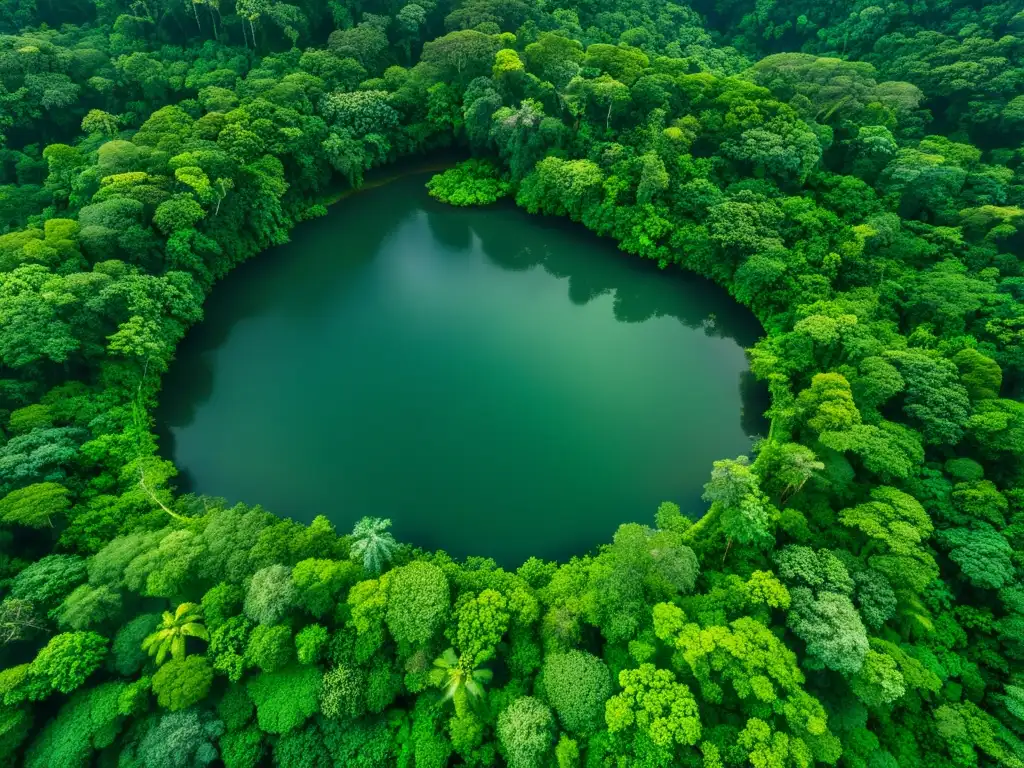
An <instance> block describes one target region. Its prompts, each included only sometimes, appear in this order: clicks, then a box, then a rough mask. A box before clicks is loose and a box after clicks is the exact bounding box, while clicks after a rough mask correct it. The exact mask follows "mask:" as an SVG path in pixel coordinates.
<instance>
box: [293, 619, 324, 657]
mask: <svg viewBox="0 0 1024 768" xmlns="http://www.w3.org/2000/svg"><path fill="white" fill-rule="evenodd" d="M329 637H330V636H329V634H328V632H327V629H326V628H324V627H322V626H320V625H319V624H310V625H309V626H308V627H303V628H302V630H301V631H300V632H299V634H297V635H296V636H295V656H296V658H297V659H298V660H299V663H300V664H316V663H317V662H319V661H320V659H321V657H322V656H323V653H324V650H325V648H326V646H327V641H328V639H329Z"/></svg>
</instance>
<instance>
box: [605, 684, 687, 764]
mask: <svg viewBox="0 0 1024 768" xmlns="http://www.w3.org/2000/svg"><path fill="white" fill-rule="evenodd" d="M619 685H620V686H621V687H622V692H621V693H618V694H616V695H615V696H613V697H612V698H610V699H608V702H607V704H606V706H605V720H606V722H607V723H608V731H609V732H610V733H612V734H620V735H623V736H625V735H629V734H632V737H633V739H632V747H631V748H632V751H633V753H634V754H636V755H638V756H639V755H642V754H644V753H645V752H646V751H647V744H648V743H650V744H652V745H654V747H655V749H656V750H659V751H663V752H664V753H666V754H668V755H671V754H673V752H674V751H675V750H676V749H677V748H678V747H680V746H692V745H694V744H696V743H697V741H698V740H699V739H700V735H701V724H700V715H699V713H698V711H697V702H696V701H695V700H694V698H693V695H692V694H691V693H690V689H689V688H688V687H687V686H686V685H684V684H683V683H678V682H676V681H675V675H674V674H673V673H672V672H671V671H669V670H667V669H657V668H656V667H655V666H654V665H653V664H641V665H640V667H639V668H638V669H624V670H622V672H620V673H619Z"/></svg>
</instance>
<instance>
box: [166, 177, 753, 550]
mask: <svg viewBox="0 0 1024 768" xmlns="http://www.w3.org/2000/svg"><path fill="white" fill-rule="evenodd" d="M455 162H457V160H455V159H452V160H444V161H440V162H439V161H438V160H437V159H436V158H431V160H430V161H429V162H414V163H409V164H408V165H407V166H406V167H404V168H397V169H396V168H395V166H394V165H392V166H386V167H382V168H380V169H376V170H377V171H378V173H377V174H374V175H375V176H376V178H368V179H367V182H366V183H365V184H364V185H363V186H362V187H360V188H358V189H346V190H342V191H340V192H339V193H337V194H334V195H330V196H328V197H327V198H325V199H324V201H323V202H322V203H321V204H323V205H330V206H331V207H332V209H333V211H332V215H334V211H337V210H338V207H337V206H335V203H339V202H341V201H343V200H351V199H353V198H355V197H362V194H360V193H368V192H371V191H373V190H378V189H380V188H381V187H385V186H388V185H392V184H395V183H397V182H401V181H403V180H408V179H410V178H411V177H417V176H419V177H423V182H424V183H425V182H426V180H427V179H428V178H429V175H428V174H433V173H437V172H439V171H443V170H445V169H446V168H450V167H451V166H452V165H453V164H454V163H455ZM423 195H424V197H426V192H425V191H423ZM430 204H431V205H433V206H436V207H438V208H439V209H446V210H456V211H462V212H466V213H468V214H469V215H473V213H474V212H477V211H487V210H495V209H498V210H500V209H509V210H512V211H515V212H516V214H515V215H517V216H522V217H523V218H524V219H525V218H526V217H529V218H530V220H531V221H532V222H534V223H535V224H536V225H538V226H539V227H540V228H541V229H542V230H554V231H563V232H564V231H570V232H572V233H574V235H575V236H576V237H583V238H586V239H587V240H591V241H593V242H594V243H595V244H600V247H607V248H610V249H614V254H615V258H616V259H620V260H622V261H623V262H625V263H629V264H631V265H632V266H633V267H635V268H638V269H641V270H646V271H652V272H657V273H658V274H659V278H658V279H659V280H667V279H668V278H667V275H665V274H664V273H666V272H667V271H668V270H659V269H658V268H657V265H656V264H654V263H653V262H650V261H648V260H644V259H642V258H641V257H639V256H636V255H633V254H629V253H626V252H624V251H621V250H620V249H619V248H618V244H617V243H616V242H615V241H614V240H612V239H610V238H602V237H600V236H598V235H597V234H596V233H594V232H592V231H591V230H589V229H587V228H586V227H585V226H584V225H582V224H579V223H576V222H572V221H570V220H568V219H567V218H564V217H555V216H543V215H531V214H529V213H527V212H526V211H523V210H522V209H521V208H518V207H517V206H516V205H515V204H514V202H513V201H511V200H504V201H501V202H500V203H498V204H497V205H496V206H485V207H480V208H469V209H465V208H462V209H450V207H449V206H447V205H445V204H443V203H440V202H437V201H433V200H431V201H430ZM320 218H321V219H322V217H320ZM301 223H303V224H305V227H301V228H300V227H298V225H297V226H296V227H295V229H293V231H292V234H293V235H297V234H298V233H299V232H300V231H305V230H306V229H308V228H309V227H311V226H315V224H314V222H313V221H309V222H301ZM282 247H284V248H287V247H289V246H287V245H285V246H278V247H277V248H273V249H268V252H273V251H276V250H279V249H280V248H282ZM260 255H261V256H262V257H263V258H261V259H256V258H253V259H250V260H248V261H247V262H246V263H244V264H242V265H239V268H241V269H242V270H243V272H244V271H245V270H246V268H249V267H251V264H252V263H254V262H261V261H265V260H266V258H267V257H266V255H265V254H260ZM623 257H625V258H623ZM239 268H236V269H235V270H232V273H231V274H235V272H236V271H238V269H239ZM671 273H672V274H673V275H675V276H676V277H675V278H674V279H677V280H682V281H684V283H689V284H691V285H692V284H699V285H702V286H704V285H706V286H710V287H711V288H713V289H714V291H715V292H719V293H721V294H723V295H724V296H725V298H726V300H727V301H728V302H731V304H732V305H734V306H735V307H736V308H738V309H739V310H741V311H742V312H743V313H746V314H747V315H748V316H749V318H750V319H751V320H752V321H753V323H754V324H756V336H754V337H752V338H751V341H750V344H752V343H753V341H754V340H756V338H759V337H761V336H763V335H764V329H763V327H762V326H761V324H760V323H759V322H758V321H757V318H756V317H755V316H754V315H753V313H751V312H750V311H749V310H748V309H746V308H745V307H743V306H742V305H741V304H740V303H739V302H737V301H736V300H735V299H733V298H732V297H731V296H728V293H727V292H726V291H725V289H724V288H722V287H720V286H717V285H715V284H714V283H713V282H712V281H710V280H708V279H706V278H704V277H702V276H700V275H697V274H695V273H693V272H690V271H687V270H682V269H680V270H671ZM214 304H215V303H214V302H212V301H209V297H208V300H207V302H206V304H205V305H204V307H205V309H207V310H209V309H210V307H211V306H213V305H214ZM205 322H206V320H204V321H202V322H201V323H199V324H197V325H202V324H203V323H205ZM192 333H193V332H192V331H190V335H191V334H192ZM750 344H743V345H741V346H742V348H743V349H744V350H746V349H749V346H750ZM172 368H173V366H172ZM747 370H748V373H749V367H748V369H747ZM166 378H167V377H165V379H166ZM164 383H165V382H162V386H163V384H164ZM756 385H757V386H758V387H760V389H762V390H763V397H762V398H759V399H760V400H762V402H761V405H763V406H764V408H763V409H762V411H763V410H765V409H767V407H768V405H769V402H768V399H767V387H766V386H763V385H762V384H761V383H760V382H757V383H756ZM164 400H165V398H164V397H162V398H161V407H160V408H158V413H159V412H160V411H162V410H163V402H164ZM748 415H749V414H748ZM761 415H762V414H761V413H760V412H759V413H757V414H756V415H753V416H754V418H760V417H761ZM166 427H167V424H166V423H165V422H164V421H163V420H162V419H158V422H157V432H158V434H159V435H160V436H161V438H162V439H161V441H160V442H161V447H162V450H161V454H163V455H164V456H165V457H168V458H172V457H169V456H167V454H168V451H167V447H169V446H173V439H168V438H169V430H167V429H166ZM768 427H769V423H768V422H767V421H764V422H763V424H762V428H761V429H759V430H758V431H757V432H755V433H754V434H753V435H752V438H758V437H763V436H765V435H767V433H768V432H767V428H768ZM734 455H735V454H734ZM719 458H731V456H726V455H721V456H720V455H715V456H714V457H713V459H711V460H715V459H719ZM711 460H708V461H707V462H706V465H705V466H704V467H703V472H704V476H705V478H706V477H707V476H708V474H709V473H710V470H711ZM175 465H176V466H177V467H178V469H179V471H180V472H181V478H182V480H186V475H187V471H186V469H185V467H183V466H182V465H181V464H179V463H178V462H175ZM210 495H216V494H210ZM247 503H250V504H252V505H255V504H259V503H261V502H260V499H258V498H257V499H253V500H250V501H247ZM279 506H280V505H273V506H271V505H269V504H268V505H267V506H266V508H267V509H269V510H270V511H271V512H273V513H274V514H275V515H277V516H278V517H280V518H282V519H289V520H295V521H297V522H303V520H301V519H300V518H299V517H298V516H297V515H295V514H294V513H287V514H282V512H284V511H285V510H283V509H279V508H278V507H279ZM691 509H692V508H691ZM684 511H689V510H686V509H685V508H684ZM706 511H707V508H706V505H705V506H704V508H703V510H701V511H700V512H699V513H697V514H690V515H688V516H690V517H691V519H695V520H697V519H700V518H702V517H703V515H704V513H705V512H706ZM637 512H638V513H639V514H637V515H635V516H634V515H629V514H628V512H627V514H623V515H621V516H620V517H621V519H620V522H623V523H625V522H631V521H633V520H635V519H636V518H637V517H641V518H642V519H640V520H637V522H642V523H646V524H651V523H652V522H653V515H654V507H652V508H650V509H647V508H646V507H645V508H644V509H642V510H637ZM380 516H388V514H387V511H384V512H382V513H381V514H380ZM705 519H706V518H705ZM305 522H308V520H307V521H305ZM338 527H339V528H341V527H342V526H340V525H339V526H338ZM612 532H614V531H612ZM612 532H610V533H612ZM399 538H400V539H401V540H403V541H406V542H407V543H410V544H411V545H412V546H413V547H414V548H416V549H421V550H423V551H435V550H436V551H446V552H448V553H449V555H450V556H451V557H453V559H456V560H464V559H465V558H468V557H474V556H476V555H474V553H473V552H468V553H465V554H459V555H452V554H450V550H451V548H450V547H446V546H445V545H443V544H442V545H439V546H424V547H420V546H417V544H416V543H415V542H410V540H409V539H407V538H403V537H401V536H400V537H399ZM608 540H610V535H609V536H604V537H602V538H601V541H599V542H598V543H595V544H594V545H593V546H591V547H589V548H586V549H580V550H579V551H577V552H574V553H571V554H569V555H567V556H564V557H555V558H545V559H553V560H556V561H558V562H564V561H566V560H567V559H569V558H571V557H574V556H577V555H584V554H586V553H587V552H591V551H593V550H594V549H596V548H598V547H600V546H601V545H602V543H603V542H606V541H608ZM485 556H486V555H485ZM502 565H503V567H506V568H508V567H509V566H508V565H506V564H504V563H503V564H502Z"/></svg>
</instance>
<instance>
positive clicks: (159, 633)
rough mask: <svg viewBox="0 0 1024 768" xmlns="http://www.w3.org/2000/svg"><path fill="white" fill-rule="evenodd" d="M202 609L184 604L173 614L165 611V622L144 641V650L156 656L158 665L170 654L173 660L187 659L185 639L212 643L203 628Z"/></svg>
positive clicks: (194, 605)
mask: <svg viewBox="0 0 1024 768" xmlns="http://www.w3.org/2000/svg"><path fill="white" fill-rule="evenodd" d="M201 610H202V609H201V608H200V607H199V606H198V605H196V604H195V603H182V604H181V605H179V606H178V607H177V609H176V610H175V611H174V613H173V614H172V613H171V612H170V611H164V617H163V621H162V622H161V623H160V625H159V626H158V627H157V629H156V632H154V633H153V634H151V635H150V636H149V637H147V638H146V639H145V640H143V641H142V648H143V650H145V651H148V652H149V655H150V656H153V655H155V656H156V663H157V664H163V663H164V661H165V660H166V659H167V654H168V653H169V654H170V655H171V657H172V658H173V659H175V660H176V661H180V660H181V659H183V658H185V639H186V638H189V637H196V638H199V639H200V640H205V641H206V642H209V641H210V635H209V633H208V632H207V631H206V627H205V626H203V619H202V614H201Z"/></svg>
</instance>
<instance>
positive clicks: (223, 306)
mask: <svg viewBox="0 0 1024 768" xmlns="http://www.w3.org/2000/svg"><path fill="white" fill-rule="evenodd" d="M426 178H428V177H427V176H419V175H417V176H411V177H408V178H405V179H401V180H398V181H396V182H394V183H392V184H389V185H388V186H386V187H383V188H380V189H376V190H372V191H370V192H367V193H366V194H365V195H358V196H355V197H353V198H351V199H349V200H347V201H345V202H344V203H343V204H342V206H341V207H340V208H339V209H337V211H336V212H335V211H332V214H331V215H329V216H328V217H326V218H324V219H318V220H316V221H312V222H308V223H305V224H303V225H301V226H299V227H298V228H296V229H295V230H294V231H293V233H292V242H291V243H290V244H288V245H286V246H281V247H278V248H272V249H270V250H269V251H268V252H267V253H265V254H261V255H260V256H259V257H257V258H255V259H253V260H252V261H250V262H248V263H246V264H243V265H241V266H239V267H238V268H237V269H236V270H235V271H234V272H232V274H231V276H230V278H229V279H228V280H226V281H225V282H224V283H223V284H221V285H218V286H217V288H216V291H215V293H216V295H215V296H214V297H213V298H212V299H211V300H210V301H208V302H207V318H206V320H204V321H203V322H202V323H201V324H200V326H199V327H197V328H195V329H193V330H192V331H191V332H190V333H189V334H188V336H187V337H186V338H185V340H184V341H183V342H182V344H181V349H180V357H181V358H182V360H183V361H185V360H187V361H188V366H187V368H186V367H184V366H183V365H176V366H173V367H172V371H171V373H170V374H169V375H168V376H167V377H166V378H165V380H164V386H165V388H166V389H167V390H168V391H173V392H174V393H175V396H174V397H165V398H163V400H162V403H161V408H160V412H159V419H158V435H159V436H160V438H161V443H162V445H163V449H164V450H163V453H164V455H165V456H170V455H173V437H172V436H171V434H170V433H169V431H168V430H167V426H172V427H183V426H187V425H189V424H191V423H192V422H193V421H194V419H195V414H196V411H197V409H198V408H199V406H201V405H203V404H204V403H206V402H207V401H208V400H209V399H210V397H211V396H212V394H213V385H214V355H213V354H212V353H213V352H214V351H215V350H217V349H218V348H220V347H221V346H222V345H223V344H224V343H225V342H226V340H227V338H228V336H229V335H230V333H231V331H232V329H233V328H234V327H235V326H236V325H237V324H238V323H240V322H242V321H243V320H245V319H246V318H250V317H257V316H260V315H263V314H266V313H268V311H271V310H272V311H280V312H284V313H286V314H287V315H290V316H303V315H309V307H311V306H316V305H319V304H321V303H322V302H323V301H324V300H325V299H328V298H329V299H330V300H332V301H333V300H336V296H337V290H338V283H337V280H336V279H335V278H336V277H337V275H338V274H339V267H342V268H343V271H350V270H352V269H355V268H358V267H360V266H362V265H365V264H367V263H369V262H370V261H372V260H373V258H374V257H375V256H376V255H377V253H378V252H379V250H380V246H381V243H382V242H383V240H384V239H385V238H386V237H387V236H388V235H390V234H392V233H394V232H397V231H398V230H399V229H401V228H402V227H403V226H405V225H406V223H407V222H408V221H409V219H410V218H412V217H415V216H420V215H423V214H424V213H425V214H426V215H425V217H424V218H425V220H426V225H427V227H428V229H429V231H430V234H431V236H432V238H433V239H434V241H435V242H436V243H439V244H440V245H441V246H443V247H444V248H446V249H448V250H449V251H450V252H453V253H459V252H462V253H469V252H470V251H471V250H472V248H473V245H474V243H475V242H479V243H480V244H481V247H482V250H483V252H484V253H485V254H486V256H487V258H488V259H489V260H490V261H491V262H492V263H493V264H495V265H497V266H499V267H501V268H502V269H504V270H508V271H512V272H521V271H526V270H529V269H533V268H534V267H538V266H539V267H542V268H543V269H544V270H545V271H546V272H547V273H548V274H550V275H552V276H554V277H557V278H562V279H566V280H568V296H569V300H570V301H572V303H573V304H575V305H577V306H584V305H586V304H588V303H589V302H591V301H593V300H594V299H596V298H598V297H600V296H605V295H611V296H612V297H613V305H612V306H613V312H614V316H615V319H616V320H618V321H619V322H623V323H641V322H644V321H646V320H650V319H652V318H657V317H674V318H676V319H677V320H679V322H681V323H683V324H684V325H685V326H687V327H688V328H694V329H697V328H700V329H701V330H702V331H703V332H704V333H705V334H706V335H708V336H712V337H716V338H726V339H732V340H733V341H735V342H736V343H737V344H739V345H740V346H742V347H749V346H751V345H752V344H753V343H754V342H755V341H756V340H757V338H758V337H759V336H760V335H761V333H762V331H761V329H760V326H759V325H758V323H757V321H756V319H755V318H754V317H753V315H752V314H751V313H750V312H748V311H747V310H746V309H745V308H744V307H741V306H740V305H739V304H737V303H736V302H735V301H734V300H733V299H732V298H731V297H730V296H729V295H728V293H726V292H725V291H724V290H723V289H721V288H719V287H718V286H716V285H714V284H713V283H711V282H710V281H708V280H705V279H704V278H701V277H698V276H696V275H692V274H688V273H685V272H680V271H678V270H674V269H672V268H670V269H669V270H660V269H658V267H657V265H656V264H654V263H653V262H650V261H645V260H642V259H640V258H639V257H635V256H630V255H628V254H625V253H622V252H621V251H619V250H618V249H617V248H616V246H615V245H614V243H612V242H611V241H609V240H606V239H602V238H599V237H597V236H596V235H594V234H593V233H591V232H589V231H588V230H586V229H584V228H583V226H582V225H579V224H574V223H572V222H569V221H567V220H562V219H555V218H548V217H542V216H531V215H529V214H527V213H525V212H524V211H521V210H519V209H517V208H515V206H514V205H513V204H512V203H503V204H500V205H498V206H495V207H492V208H487V209H469V210H460V209H453V208H451V207H449V206H446V205H443V204H441V203H438V202H436V201H434V200H431V199H429V198H428V197H426V194H425V193H424V192H423V184H424V183H425V181H426ZM260 353H261V351H260V350H253V354H260ZM739 388H740V394H741V397H742V402H743V410H742V414H741V417H740V418H741V424H742V427H743V430H744V432H745V433H746V434H748V435H757V434H764V433H765V432H766V429H767V428H766V421H765V419H764V418H763V416H762V414H763V413H764V411H765V410H767V407H768V404H769V403H768V392H767V389H766V387H765V386H764V385H763V384H761V383H760V382H757V381H756V380H755V379H754V377H753V375H752V374H751V373H750V372H749V371H746V372H744V373H743V374H741V376H740V381H739ZM183 480H185V482H184V483H182V485H183V486H185V487H188V483H187V478H183Z"/></svg>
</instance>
